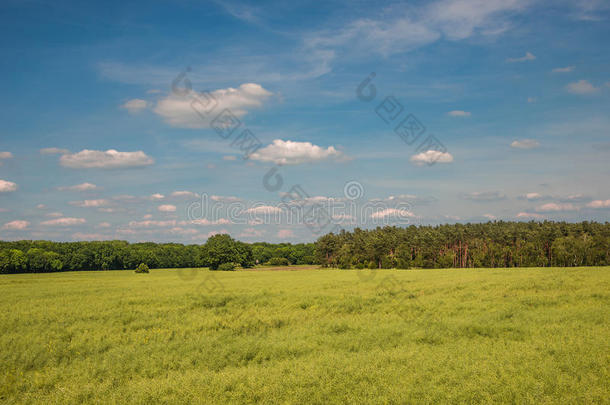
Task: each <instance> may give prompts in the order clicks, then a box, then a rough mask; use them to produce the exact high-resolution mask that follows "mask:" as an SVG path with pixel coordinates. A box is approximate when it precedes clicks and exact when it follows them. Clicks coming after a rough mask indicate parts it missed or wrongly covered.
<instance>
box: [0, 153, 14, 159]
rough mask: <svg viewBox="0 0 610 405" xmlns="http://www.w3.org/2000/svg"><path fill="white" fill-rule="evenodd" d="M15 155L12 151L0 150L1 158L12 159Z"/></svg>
mask: <svg viewBox="0 0 610 405" xmlns="http://www.w3.org/2000/svg"><path fill="white" fill-rule="evenodd" d="M12 157H13V154H12V153H11V152H0V159H10V158H12Z"/></svg>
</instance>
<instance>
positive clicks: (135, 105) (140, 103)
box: [121, 98, 148, 114]
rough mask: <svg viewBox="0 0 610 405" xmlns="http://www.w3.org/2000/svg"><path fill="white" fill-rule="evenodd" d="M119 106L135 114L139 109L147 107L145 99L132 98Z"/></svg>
mask: <svg viewBox="0 0 610 405" xmlns="http://www.w3.org/2000/svg"><path fill="white" fill-rule="evenodd" d="M121 107H122V108H124V109H126V110H127V111H128V112H129V113H130V114H137V113H139V112H140V111H142V110H145V109H146V107H148V102H147V101H146V100H142V99H139V98H134V99H132V100H129V101H127V102H126V103H125V104H123V105H122V106H121Z"/></svg>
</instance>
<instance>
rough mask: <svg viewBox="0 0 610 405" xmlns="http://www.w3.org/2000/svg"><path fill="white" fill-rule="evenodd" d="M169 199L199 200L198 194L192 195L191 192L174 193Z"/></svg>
mask: <svg viewBox="0 0 610 405" xmlns="http://www.w3.org/2000/svg"><path fill="white" fill-rule="evenodd" d="M171 197H174V198H199V194H197V193H193V192H192V191H174V192H173V193H171Z"/></svg>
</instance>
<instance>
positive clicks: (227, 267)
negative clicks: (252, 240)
mask: <svg viewBox="0 0 610 405" xmlns="http://www.w3.org/2000/svg"><path fill="white" fill-rule="evenodd" d="M218 270H222V271H232V270H235V263H232V262H229V263H222V264H220V265H219V266H218Z"/></svg>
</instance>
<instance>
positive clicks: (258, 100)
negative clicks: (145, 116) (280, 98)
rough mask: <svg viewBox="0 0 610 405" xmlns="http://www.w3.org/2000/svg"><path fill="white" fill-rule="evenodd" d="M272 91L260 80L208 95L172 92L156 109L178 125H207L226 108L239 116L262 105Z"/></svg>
mask: <svg viewBox="0 0 610 405" xmlns="http://www.w3.org/2000/svg"><path fill="white" fill-rule="evenodd" d="M272 94H273V93H271V92H269V91H267V90H265V89H264V88H263V87H262V86H261V85H259V84H256V83H244V84H242V85H241V86H239V87H238V88H237V89H234V88H232V87H229V88H227V89H219V90H215V91H212V92H211V93H209V94H205V95H198V94H197V93H196V92H193V91H191V92H189V94H187V95H186V96H181V95H175V94H170V95H169V96H167V97H165V98H164V99H161V100H159V101H158V102H157V106H156V107H155V109H154V112H155V113H157V114H158V115H160V116H161V117H163V119H164V120H165V122H166V123H168V124H169V125H171V126H174V127H180V128H207V127H209V126H210V124H211V120H212V119H213V118H214V117H216V116H217V115H218V114H219V113H220V112H221V111H223V110H224V109H228V110H229V111H230V112H231V113H232V114H234V115H235V116H236V117H238V118H239V117H242V116H244V115H246V114H247V113H248V111H249V110H250V109H252V108H258V107H261V106H262V105H263V102H264V101H265V100H266V99H267V98H268V97H269V96H271V95H272Z"/></svg>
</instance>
